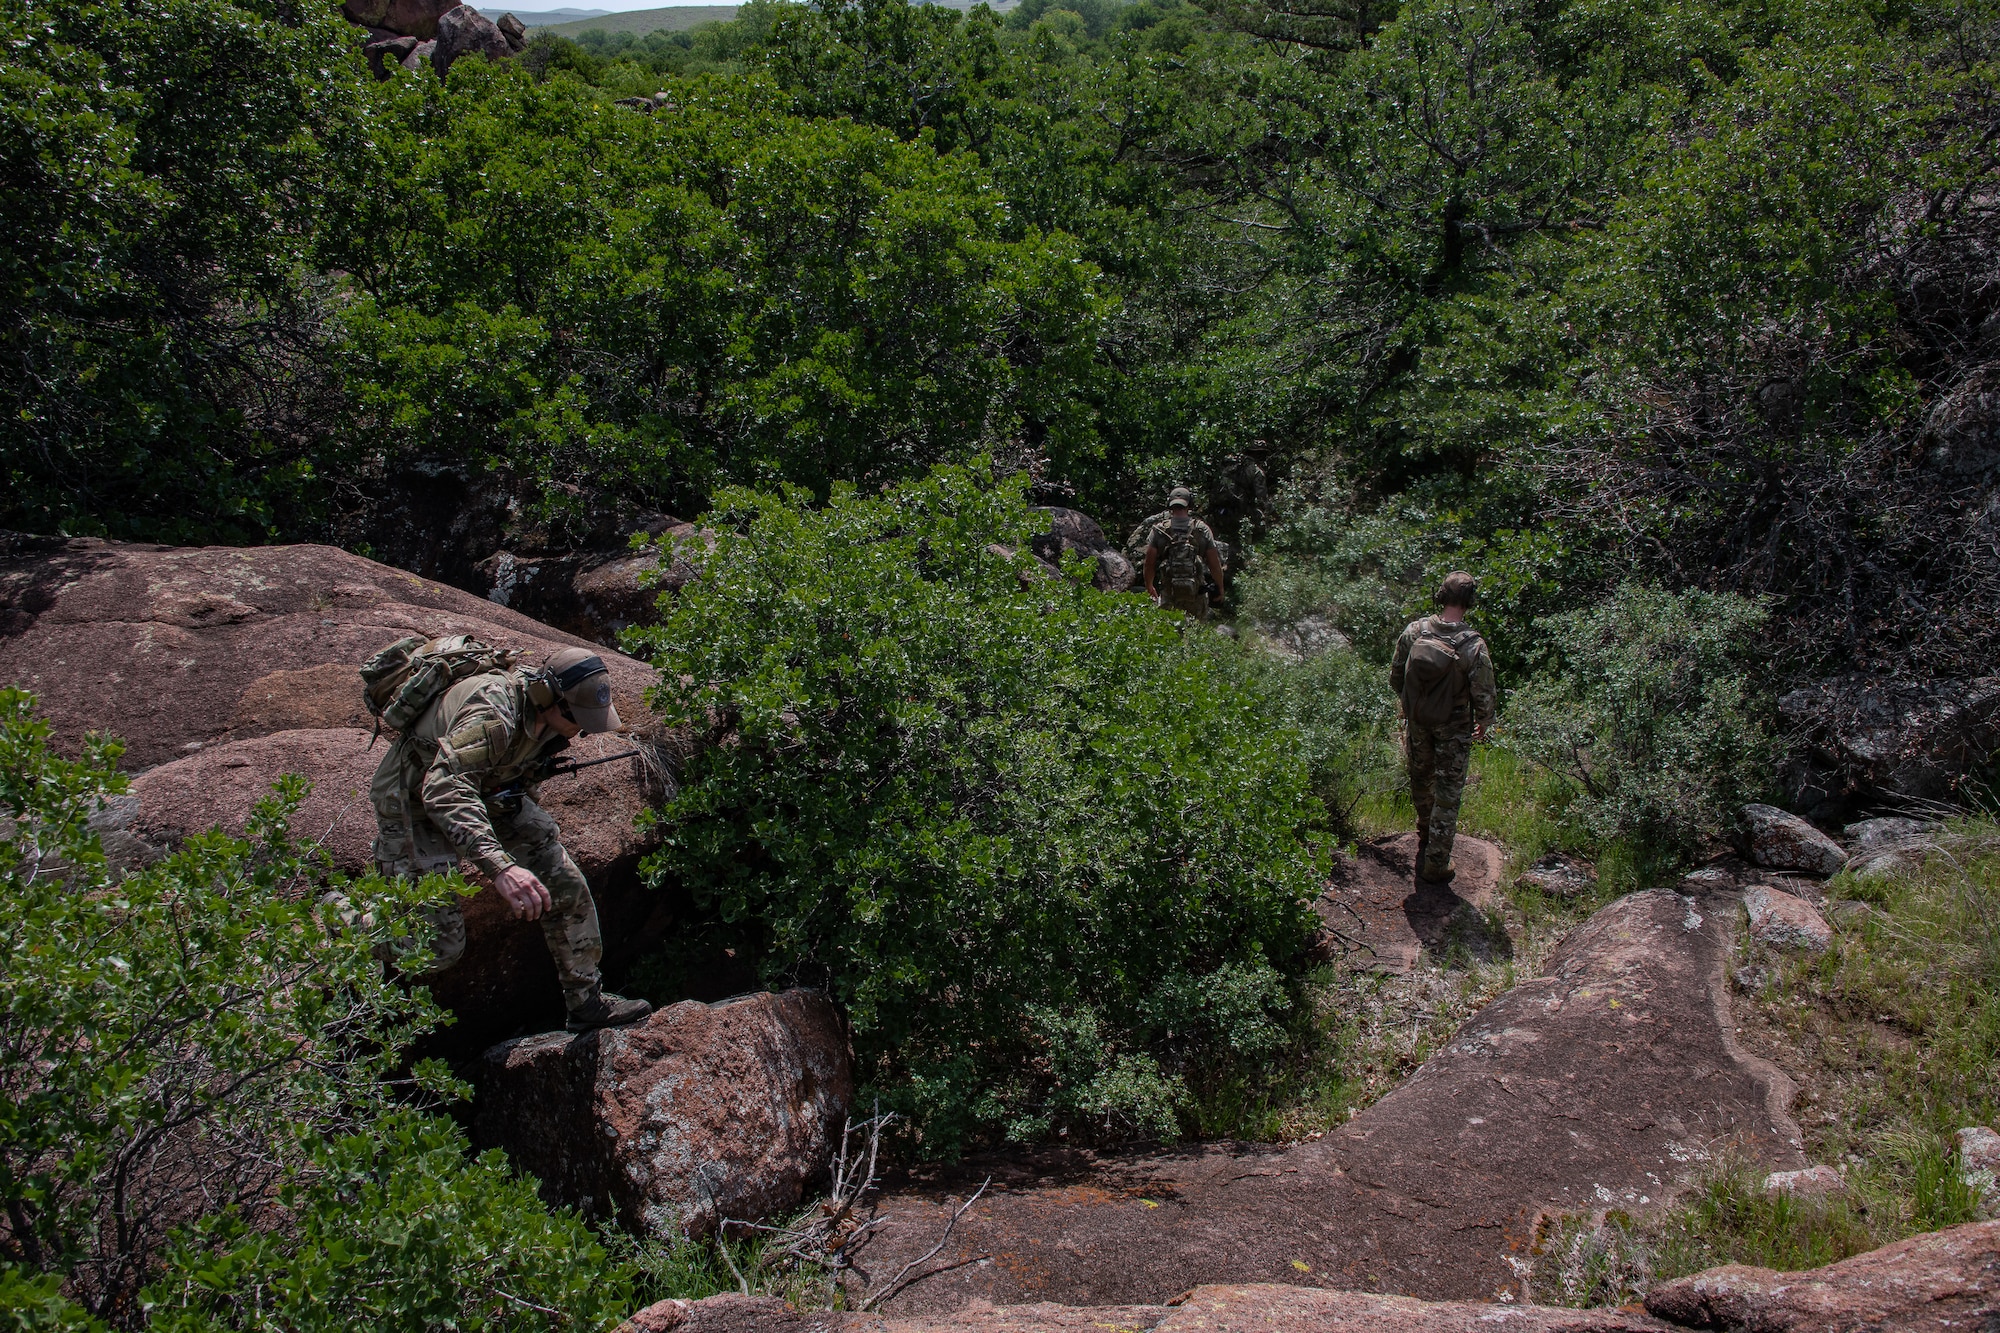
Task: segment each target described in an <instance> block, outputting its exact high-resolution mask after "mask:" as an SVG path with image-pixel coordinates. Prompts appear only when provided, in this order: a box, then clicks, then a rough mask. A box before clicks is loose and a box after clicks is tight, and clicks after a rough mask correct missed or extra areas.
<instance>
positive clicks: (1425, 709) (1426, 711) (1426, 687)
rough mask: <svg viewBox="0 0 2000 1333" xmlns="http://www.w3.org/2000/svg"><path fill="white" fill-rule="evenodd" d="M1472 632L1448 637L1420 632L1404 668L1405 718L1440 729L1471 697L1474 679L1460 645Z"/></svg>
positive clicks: (1427, 628) (1433, 631)
mask: <svg viewBox="0 0 2000 1333" xmlns="http://www.w3.org/2000/svg"><path fill="white" fill-rule="evenodd" d="M1473 633H1474V631H1473V630H1470V629H1466V630H1462V631H1460V632H1459V633H1456V634H1451V635H1446V634H1442V633H1440V632H1438V631H1437V630H1436V629H1434V628H1432V627H1431V626H1429V625H1426V626H1424V628H1423V629H1421V630H1419V631H1418V632H1417V641H1416V642H1415V643H1413V644H1411V645H1410V659H1409V661H1408V662H1407V663H1406V664H1405V665H1404V667H1403V716H1404V717H1406V718H1408V719H1409V720H1410V721H1411V722H1412V723H1414V724H1415V725H1417V726H1420V727H1441V726H1443V725H1444V724H1445V723H1447V722H1449V721H1451V718H1452V714H1453V713H1455V712H1457V711H1458V706H1459V705H1460V704H1462V703H1464V702H1465V701H1466V700H1467V699H1468V698H1470V697H1471V695H1472V675H1471V673H1470V672H1469V671H1468V670H1467V668H1466V665H1465V659H1464V658H1463V657H1462V656H1460V655H1459V651H1458V648H1459V645H1460V644H1462V643H1464V642H1465V641H1466V640H1467V639H1468V638H1469V637H1471V636H1472V635H1473Z"/></svg>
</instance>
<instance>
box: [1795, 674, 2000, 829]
mask: <svg viewBox="0 0 2000 1333" xmlns="http://www.w3.org/2000/svg"><path fill="white" fill-rule="evenodd" d="M1778 711H1779V714H1780V716H1781V717H1782V718H1783V719H1784V721H1785V723H1786V725H1787V727H1788V728H1789V729H1790V730H1791V732H1792V734H1793V735H1794V737H1795V738H1796V739H1797V740H1798V741H1799V742H1801V744H1800V746H1799V747H1798V751H1797V755H1796V757H1795V758H1794V759H1793V760H1792V761H1790V762H1789V763H1788V764H1787V766H1786V769H1785V771H1784V773H1783V774H1782V778H1783V781H1784V784H1785V787H1786V788H1787V792H1786V799H1787V801H1788V803H1790V804H1791V805H1792V806H1793V808H1794V809H1798V810H1805V811H1807V812H1808V813H1810V814H1812V815H1813V816H1814V817H1815V818H1820V819H1825V820H1828V821H1829V822H1831V821H1834V820H1838V819H1843V818H1847V817H1848V811H1850V810H1851V809H1853V808H1854V807H1855V806H1856V805H1857V804H1859V803H1862V802H1868V801H1878V802H1883V803H1885V804H1889V805H1891V806H1893V805H1895V804H1896V803H1898V802H1900V801H1907V800H1919V801H1947V802H1948V801H1954V800H1956V799H1957V797H1958V794H1959V788H1960V786H1961V785H1962V784H1963V783H1964V782H1965V781H1966V780H1967V779H1968V778H1970V777H1972V776H1974V775H1976V774H1977V773H1978V772H1979V771H1980V770H1981V769H1982V768H1983V767H1984V766H1985V765H1986V764H1987V763H1988V762H1989V761H1990V760H1991V759H1992V757H1993V756H1994V755H1995V754H1996V753H2000V676H1984V677H1980V678H1978V679H1975V680H1930V681H1925V680H1906V679H1902V678H1882V677H1874V676H1860V675H1852V676H1842V677H1838V678H1836V679H1833V680H1826V681H1821V682H1820V683H1818V684H1816V685H1812V686H1809V687H1807V688H1805V689H1801V690H1794V691H1793V692H1792V693H1790V694H1787V695H1785V696H1784V697H1783V698H1782V699H1780V700H1779V701H1778Z"/></svg>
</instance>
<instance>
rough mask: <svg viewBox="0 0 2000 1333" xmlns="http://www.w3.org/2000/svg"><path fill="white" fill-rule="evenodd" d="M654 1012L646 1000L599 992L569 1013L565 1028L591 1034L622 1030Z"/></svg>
mask: <svg viewBox="0 0 2000 1333" xmlns="http://www.w3.org/2000/svg"><path fill="white" fill-rule="evenodd" d="M652 1012H653V1006H652V1005H650V1004H648V1003H647V1002H646V1001H644V1000H628V999H626V998H625V997H624V996H622V995H610V994H607V993H606V992H604V991H598V992H597V993H596V994H594V995H592V996H591V997H590V998H589V999H587V1000H585V1001H584V1002H583V1003H582V1004H580V1005H578V1006H577V1007H576V1008H574V1009H572V1010H570V1011H569V1022H568V1023H567V1024H565V1025H564V1026H566V1027H568V1028H569V1030H570V1031H571V1032H591V1031H594V1030H595V1029H597V1028H622V1027H624V1026H625V1025H626V1024H627V1023H636V1022H638V1021H639V1020H640V1019H642V1018H644V1017H645V1016H646V1015H647V1014H650V1013H652Z"/></svg>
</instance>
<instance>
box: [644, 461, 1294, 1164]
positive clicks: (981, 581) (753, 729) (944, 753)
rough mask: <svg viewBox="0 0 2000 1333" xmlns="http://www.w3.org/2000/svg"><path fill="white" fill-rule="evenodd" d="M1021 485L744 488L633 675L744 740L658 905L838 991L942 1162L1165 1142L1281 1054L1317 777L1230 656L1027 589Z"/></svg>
mask: <svg viewBox="0 0 2000 1333" xmlns="http://www.w3.org/2000/svg"><path fill="white" fill-rule="evenodd" d="M1022 486H1023V479H1022V478H1019V477H1016V478H1014V479H1013V480H1010V481H1005V482H997V483H996V482H993V481H990V480H987V479H985V476H984V473H983V472H981V471H977V470H974V471H968V470H964V469H959V468H950V467H946V468H940V469H937V470H935V471H933V473H932V474H931V475H930V476H929V477H928V478H927V479H925V480H923V481H921V482H914V483H909V484H906V485H903V486H899V487H894V488H890V489H888V490H886V491H884V492H882V493H881V494H879V495H874V496H863V495H860V494H858V493H856V492H855V491H852V490H850V489H848V488H845V487H839V488H836V489H835V491H834V494H833V497H832V500H831V502H830V503H829V504H828V505H827V506H826V507H825V508H815V507H814V506H813V504H812V500H811V497H810V496H809V495H808V494H806V493H804V492H802V491H798V490H792V491H789V492H787V493H785V494H783V495H772V494H767V493H758V492H752V491H746V490H733V491H727V492H724V493H723V494H722V496H721V497H720V499H719V505H718V508H717V510H716V511H715V513H714V514H713V515H712V516H711V518H710V520H709V521H710V522H711V523H712V524H714V526H715V527H716V528H717V529H718V530H719V535H718V537H717V540H716V543H715V546H714V548H713V549H712V550H710V551H705V552H704V551H695V552H691V553H690V554H691V555H692V557H693V559H694V561H695V563H696V565H697V566H698V567H699V569H700V571H701V572H700V574H699V576H698V577H697V578H696V580H695V581H694V582H692V583H690V584H689V585H688V586H687V588H686V589H685V590H684V591H683V592H682V594H681V595H680V596H679V597H678V598H676V599H674V600H673V601H672V602H671V603H670V604H668V605H666V606H664V607H663V611H664V612H665V620H664V623H663V624H662V625H661V626H660V627H659V628H658V629H657V630H651V631H646V632H644V633H643V634H641V635H639V636H638V638H637V639H636V641H635V645H634V646H635V647H637V648H639V649H641V650H643V651H645V652H648V653H649V654H650V655H651V656H652V658H653V660H654V661H655V662H656V663H657V664H658V665H659V666H660V667H661V669H662V672H663V682H664V683H663V684H662V685H661V686H660V688H659V690H658V692H657V694H656V696H655V703H656V705H657V707H658V708H659V709H660V710H661V712H662V713H663V714H664V715H665V716H666V717H667V718H668V719H669V720H671V721H673V722H675V723H682V724H691V725H695V726H698V727H702V728H707V727H709V726H710V725H711V724H712V723H714V722H719V724H720V725H721V726H722V727H723V729H724V731H725V732H726V739H724V741H723V743H721V744H719V745H716V746H712V747H709V748H706V749H704V750H703V751H702V752H701V754H700V755H699V756H698V757H696V758H695V759H694V760H693V762H692V765H691V767H690V768H689V771H688V772H687V774H686V775H685V781H684V784H683V787H682V789H681V791H680V793H679V795H678V796H676V797H675V798H674V799H673V800H672V801H671V802H669V804H668V805H667V807H666V808H665V809H664V810H663V811H662V812H661V820H662V824H661V832H662V834H663V836H664V838H665V845H664V846H663V848H662V850H661V851H660V852H658V853H657V854H656V855H655V856H654V858H653V860H652V862H651V865H652V869H653V872H654V873H655V874H658V875H662V876H667V875H671V876H673V877H675V878H677V879H678V880H680V881H682V882H685V883H687V884H688V885H689V886H690V887H692V889H693V890H694V891H695V892H696V894H697V895H698V896H699V897H700V898H701V900H703V901H704V902H706V903H707V904H709V905H710V907H711V908H712V910H713V911H715V912H716V913H717V914H718V915H719V916H720V917H721V918H722V919H724V920H726V921H729V922H734V923H737V924H738V926H739V927H740V928H742V929H744V930H746V931H747V932H749V933H750V934H752V935H754V936H755V937H756V942H757V943H758V945H759V946H760V948H761V956H762V959H763V965H764V967H765V971H766V974H767V976H769V977H770V978H771V979H772V980H773V981H778V980H799V981H804V982H808V983H812V984H818V985H823V986H826V987H828V988H829V989H830V990H831V992H832V993H833V994H834V995H835V996H837V997H838V998H839V999H840V1000H841V1001H842V1002H843V1003H844V1004H845V1005H846V1007H847V1010H848V1013H849V1016H850V1018H851V1020H852V1023H853V1031H854V1040H855V1044H856V1050H857V1053H858V1055H859V1058H860V1059H861V1060H862V1062H863V1068H864V1071H865V1073H866V1077H867V1080H868V1082H869V1083H870V1085H871V1086H872V1088H873V1090H874V1091H875V1092H877V1093H879V1094H880V1095H881V1096H882V1097H883V1099H884V1102H885V1104H887V1105H893V1106H896V1107H899V1108H901V1109H903V1110H904V1111H906V1112H907V1113H908V1114H909V1115H910V1116H911V1117H912V1118H913V1120H914V1122H915V1124H916V1126H917V1128H918V1131H919V1133H920V1135H921V1146H922V1149H923V1150H924V1151H926V1152H929V1153H934V1154H948V1153H952V1152H955V1151H958V1150H960V1149H962V1148H963V1147H965V1146H966V1145H968V1144H970V1143H973V1142H977V1141H981V1140H986V1139H991V1138H997V1137H1002V1136H1005V1137H1010V1138H1014V1139H1020V1140H1034V1139H1039V1138H1041V1137H1043V1136H1045V1135H1048V1134H1050V1133H1053V1132H1057V1131H1065V1132H1072V1133H1075V1134H1078V1135H1084V1136H1090V1137H1095V1138H1102V1139H1116V1138H1121V1137H1128V1136H1131V1135H1135V1134H1136V1135H1148V1136H1167V1135H1171V1134H1172V1133H1174V1131H1175V1129H1176V1124H1177V1121H1178V1119H1179V1118H1180V1117H1181V1116H1182V1115H1183V1114H1185V1113H1186V1111H1187V1110H1188V1108H1189V1102H1190V1098H1192V1097H1196V1096H1199V1095H1200V1093H1201V1091H1202V1089H1203V1087H1204V1084H1205V1080H1207V1079H1208V1078H1210V1077H1211V1076H1218V1077H1219V1076H1220V1075H1222V1074H1225V1073H1227V1072H1231V1071H1233V1070H1235V1069H1236V1068H1237V1067H1239V1066H1240V1065H1243V1064H1244V1063H1245V1062H1252V1063H1254V1062H1255V1061H1256V1060H1258V1059H1259V1058H1261V1057H1263V1056H1266V1055H1268V1054H1269V1053H1270V1052H1271V1051H1272V1050H1273V1049H1275V1048H1276V1047H1277V1046H1278V1045H1281V1044H1282V1043H1283V1041H1284V1039H1285V1032H1284V1029H1283V1015H1284V1013H1285V1010H1286V1008H1287V1006H1288V1005H1289V1003H1290V997H1289V994H1288V987H1287V984H1286V981H1285V976H1286V973H1287V972H1288V971H1289V970H1291V969H1294V968H1295V967H1296V965H1297V963H1298V959H1299V953H1300V950H1301V948H1302V946H1303V944H1304V942H1305V940H1306V937H1307V934H1308V927H1309V923H1310V920H1311V917H1310V914H1309V912H1308V911H1307V910H1306V904H1307V903H1308V902H1309V901H1310V899H1311V897H1312V895H1313V894H1314V893H1315V892H1316V891H1317V885H1318V883H1319V880H1318V878H1317V872H1318V869H1319V867H1318V857H1317V856H1316V854H1315V851H1314V849H1313V844H1312V841H1311V835H1310V829H1311V827H1312V824H1313V821H1314V819H1315V812H1314V805H1313V803H1312V802H1311V800H1310V789H1309V782H1308V776H1307V773H1306V771H1305V768H1304V766H1303V765H1302V764H1301V763H1300V762H1299V761H1298V758H1297V756H1296V752H1295V745H1294V743H1293V741H1292V739H1291V737H1290V736H1289V734H1288V733H1287V732H1285V731H1284V730H1283V729H1282V728H1280V727H1276V726H1273V725H1271V724H1270V723H1268V722H1266V721H1265V720H1264V719H1263V717H1262V716H1261V712H1260V700H1259V696H1258V694H1257V692H1256V691H1255V690H1254V689H1253V688H1251V687H1250V686H1249V685H1248V684H1247V683H1246V682H1245V681H1244V680H1242V679H1241V678H1240V677H1239V675H1238V673H1237V668H1236V666H1235V655H1236V653H1237V652H1238V651H1239V650H1237V649H1236V648H1235V647H1234V646H1233V645H1229V644H1227V643H1226V641H1224V640H1221V639H1220V638H1218V637H1217V636H1213V635H1207V634H1200V633H1187V632H1184V630H1183V628H1182V625H1181V624H1180V622H1179V620H1178V618H1176V617H1171V616H1168V615H1164V614H1162V613H1160V612H1159V611H1157V610H1156V609H1154V608H1153V607H1152V606H1150V605H1149V604H1147V603H1145V602H1143V601H1141V600H1139V599H1136V598H1131V597H1124V596H1118V595H1112V594H1104V593H1099V592H1097V591H1096V590H1094V589H1092V588H1091V587H1090V586H1089V584H1088V581H1087V578H1086V577H1085V575H1084V572H1083V571H1082V570H1081V569H1080V568H1079V569H1076V570H1072V571H1069V572H1066V573H1065V574H1064V575H1063V576H1061V577H1052V576H1043V577H1040V578H1037V577H1036V576H1034V574H1033V573H1032V562H1031V561H1029V560H1028V559H1027V557H1025V556H1023V555H1014V554H1009V552H1010V551H1014V552H1019V551H1022V550H1023V549H1024V548H1025V546H1026V542H1027V538H1028V536H1029V535H1030V533H1031V532H1032V531H1033V529H1034V526H1035V520H1034V519H1033V518H1031V516H1030V515H1029V513H1028V512H1027V510H1026V508H1025V506H1024V504H1023V500H1022V494H1021V492H1022Z"/></svg>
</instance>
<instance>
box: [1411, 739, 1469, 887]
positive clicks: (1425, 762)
mask: <svg viewBox="0 0 2000 1333" xmlns="http://www.w3.org/2000/svg"><path fill="white" fill-rule="evenodd" d="M1404 746H1405V751H1406V753H1407V754H1408V756H1409V763H1410V800H1411V801H1412V802H1414V803H1415V804H1416V807H1417V836H1418V838H1419V839H1421V840H1422V841H1423V842H1424V843H1425V847H1424V859H1423V864H1422V865H1421V866H1419V867H1418V873H1420V874H1421V875H1423V877H1424V878H1425V879H1429V880H1439V879H1443V878H1444V877H1445V875H1446V874H1448V873H1449V872H1450V870H1451V844H1452V841H1453V840H1454V839H1455V838H1457V837H1458V803H1459V802H1460V801H1461V800H1463V799H1464V798H1465V770H1466V768H1467V767H1468V766H1469V765H1470V764H1471V762H1472V727H1471V724H1470V723H1466V722H1452V723H1448V724H1446V725H1445V726H1442V727H1435V728H1433V727H1420V726H1418V725H1417V724H1415V723H1414V722H1413V723H1411V724H1410V727H1409V730H1408V732H1407V734H1406V735H1405V738H1404Z"/></svg>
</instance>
